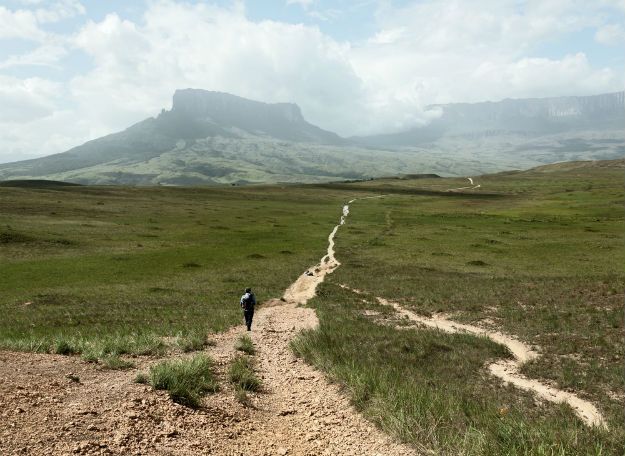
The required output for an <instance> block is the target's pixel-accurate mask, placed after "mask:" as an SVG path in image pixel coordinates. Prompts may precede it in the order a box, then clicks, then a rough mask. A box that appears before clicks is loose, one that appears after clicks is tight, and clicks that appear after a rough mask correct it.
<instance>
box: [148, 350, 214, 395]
mask: <svg viewBox="0 0 625 456" xmlns="http://www.w3.org/2000/svg"><path fill="white" fill-rule="evenodd" d="M212 367H213V362H212V361H211V359H210V358H209V357H208V356H206V355H203V354H199V355H196V356H194V357H193V358H189V359H180V360H173V361H163V362H160V363H158V364H156V365H154V366H152V367H151V368H150V373H149V378H148V380H149V383H150V385H152V386H153V387H154V388H155V389H159V390H167V391H168V392H169V396H170V397H171V398H172V400H173V401H174V402H177V403H179V404H183V405H187V406H189V407H198V406H199V405H200V399H201V397H202V395H203V394H205V393H210V392H215V391H217V390H218V389H219V385H218V383H217V380H216V378H215V375H214V373H213V370H212Z"/></svg>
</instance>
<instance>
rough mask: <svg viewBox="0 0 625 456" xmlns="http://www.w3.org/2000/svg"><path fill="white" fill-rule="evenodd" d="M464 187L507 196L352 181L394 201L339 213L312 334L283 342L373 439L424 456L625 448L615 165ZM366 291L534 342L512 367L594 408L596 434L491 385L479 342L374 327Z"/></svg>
mask: <svg viewBox="0 0 625 456" xmlns="http://www.w3.org/2000/svg"><path fill="white" fill-rule="evenodd" d="M477 181H478V183H480V184H482V190H479V191H477V192H481V191H494V192H506V193H507V194H508V195H509V196H504V197H498V198H491V197H480V196H479V195H475V196H473V195H470V194H466V195H456V196H453V197H446V198H441V197H438V196H434V195H428V194H419V192H421V190H422V189H426V190H442V189H443V188H445V187H447V188H449V187H454V186H458V187H459V186H462V185H463V184H465V183H466V181H464V182H463V181H462V180H457V181H453V180H448V179H433V180H402V181H386V182H384V181H372V182H366V183H362V184H350V186H361V187H363V189H364V188H367V189H368V190H373V189H376V188H378V189H380V191H382V190H384V191H385V192H386V193H391V195H392V196H389V197H386V198H383V199H373V200H366V201H356V202H355V203H353V204H352V205H351V206H350V216H349V218H348V221H347V224H346V225H345V226H344V227H342V228H341V229H340V230H339V233H338V236H337V246H336V251H337V257H338V259H339V261H341V263H342V265H341V268H339V269H338V270H337V271H336V272H335V273H334V274H332V275H331V276H328V279H327V282H329V283H326V284H324V285H323V286H322V288H321V289H320V290H319V296H318V298H317V299H316V300H314V301H313V302H312V303H311V304H312V305H314V306H315V307H316V308H317V311H318V314H319V317H320V328H319V330H318V331H310V332H307V333H306V334H305V335H304V336H302V337H301V338H300V339H298V340H297V342H296V343H295V344H294V348H295V349H296V351H297V352H298V353H299V354H300V355H302V356H304V357H305V358H306V359H307V360H308V361H310V362H311V363H314V364H315V365H317V366H318V367H320V368H322V369H324V370H326V371H327V372H329V373H330V374H331V375H332V376H333V377H334V378H336V379H337V380H338V381H339V382H340V383H342V384H343V385H344V386H345V387H346V388H347V389H348V391H350V394H351V397H352V399H353V401H354V403H355V404H356V405H357V407H359V408H360V409H361V410H362V411H363V413H365V414H366V415H367V416H369V417H370V418H371V419H372V420H374V421H375V422H377V423H378V424H380V426H382V427H383V428H384V429H386V430H387V431H389V432H392V433H394V434H396V435H398V436H399V437H401V438H402V439H404V440H405V441H407V442H410V443H411V444H413V445H415V446H421V445H424V446H425V447H426V448H427V449H430V450H433V451H434V452H436V453H438V454H476V455H477V454H602V455H606V454H614V455H620V454H623V453H625V447H624V443H623V442H625V427H624V423H623V415H622V409H623V391H624V390H625V384H624V383H625V380H624V378H623V367H622V366H623V359H624V358H625V353H624V347H623V341H622V335H623V314H622V309H623V298H624V296H623V289H624V288H625V274H624V271H623V267H622V265H623V264H625V249H624V248H623V234H622V229H623V220H624V216H623V201H624V196H623V188H622V170H621V169H618V168H617V169H612V168H606V169H596V168H592V167H587V168H582V169H559V170H557V171H554V172H551V173H548V174H547V173H546V172H543V171H530V172H525V173H505V174H502V175H494V176H486V177H484V178H478V179H477ZM329 187H330V188H332V187H333V186H329ZM336 187H340V186H334V188H336ZM393 187H395V188H393ZM412 189H414V191H413V190H412ZM380 278H383V280H381V279H380ZM343 283H344V284H347V285H349V286H352V287H354V288H358V289H360V290H364V291H365V292H367V293H368V294H367V295H366V298H367V304H364V303H362V302H361V299H362V298H363V296H353V295H352V294H350V293H349V292H347V291H345V290H343V289H341V288H339V287H337V286H336V284H343ZM333 284H334V285H333ZM375 296H382V297H385V298H389V299H393V300H395V301H398V302H400V303H401V304H402V305H404V306H406V307H407V308H409V309H411V310H413V311H416V312H418V313H421V314H423V315H430V314H432V313H433V312H445V313H448V314H451V316H452V318H453V319H456V320H458V321H465V322H471V323H480V322H481V321H482V320H484V319H486V318H488V319H489V320H490V322H492V324H494V325H495V327H497V328H499V329H501V330H503V331H505V332H508V333H510V334H514V335H516V336H517V337H520V338H521V339H522V340H524V341H526V342H528V343H529V344H530V345H537V346H539V347H540V351H541V353H542V354H543V356H542V357H541V358H539V359H538V360H536V361H533V362H532V363H528V364H527V365H525V366H524V368H523V372H524V373H525V374H526V375H528V376H530V377H534V378H542V379H545V380H547V381H550V382H553V383H554V384H555V385H557V386H558V387H559V388H562V389H566V390H571V391H574V392H576V393H577V394H578V395H579V396H581V397H583V398H585V399H589V400H591V401H593V402H594V403H595V404H597V405H598V407H599V409H600V410H601V411H602V413H603V414H604V416H605V418H606V419H607V422H608V426H609V428H610V430H609V431H607V432H606V431H601V430H598V429H588V428H586V427H585V426H584V425H583V424H582V423H581V422H580V421H579V419H578V418H577V417H576V415H574V414H573V413H572V411H571V410H570V409H568V408H567V407H565V406H556V405H553V404H551V403H546V404H544V405H540V406H537V405H536V404H535V402H534V398H533V396H532V395H530V394H528V393H524V392H522V391H520V390H517V389H515V388H504V387H502V386H501V385H500V383H499V381H498V380H496V379H493V378H491V377H489V376H488V375H487V372H486V371H485V369H484V364H485V363H487V362H488V361H489V360H491V359H493V358H498V357H500V356H502V354H501V353H499V354H497V352H496V348H495V347H492V346H491V345H490V344H481V342H480V343H478V341H479V339H475V338H471V337H468V336H463V337H468V338H467V339H462V338H461V339H459V337H460V336H457V335H446V334H440V333H436V332H432V331H428V330H418V331H415V330H411V329H403V330H401V331H397V330H395V329H393V328H391V327H388V326H387V325H384V326H382V325H379V324H376V322H375V321H374V320H373V319H369V318H366V316H365V315H364V312H363V310H364V308H368V309H371V310H378V311H381V310H380V308H379V306H378V305H377V304H376V302H375V299H374V297H375ZM480 344H481V345H480ZM441 347H447V348H441ZM501 410H504V411H505V414H504V415H503V416H500V411H501Z"/></svg>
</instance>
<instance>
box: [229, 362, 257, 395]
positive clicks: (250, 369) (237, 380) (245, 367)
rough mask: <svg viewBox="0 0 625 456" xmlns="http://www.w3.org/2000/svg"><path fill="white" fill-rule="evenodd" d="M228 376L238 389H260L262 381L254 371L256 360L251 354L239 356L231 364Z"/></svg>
mask: <svg viewBox="0 0 625 456" xmlns="http://www.w3.org/2000/svg"><path fill="white" fill-rule="evenodd" d="M228 378H229V380H230V382H231V383H232V384H233V385H234V386H235V388H236V389H241V390H243V391H254V392H256V391H260V388H261V381H260V379H259V378H258V376H257V375H256V374H255V373H254V362H253V361H252V358H250V357H249V356H245V355H242V356H237V357H235V358H234V360H233V361H232V364H230V368H229V369H228Z"/></svg>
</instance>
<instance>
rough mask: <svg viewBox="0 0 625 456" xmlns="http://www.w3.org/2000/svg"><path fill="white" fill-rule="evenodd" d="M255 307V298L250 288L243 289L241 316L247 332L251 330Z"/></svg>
mask: <svg viewBox="0 0 625 456" xmlns="http://www.w3.org/2000/svg"><path fill="white" fill-rule="evenodd" d="M255 305H256V296H254V293H252V289H251V288H249V287H248V288H246V289H245V294H244V295H243V296H241V309H243V316H244V317H245V326H247V330H248V331H251V330H252V318H254V306H255Z"/></svg>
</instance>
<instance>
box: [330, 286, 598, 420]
mask: <svg viewBox="0 0 625 456" xmlns="http://www.w3.org/2000/svg"><path fill="white" fill-rule="evenodd" d="M341 286H342V287H343V288H346V289H349V290H351V291H353V292H354V293H357V294H361V293H362V291H360V290H358V289H354V288H350V287H347V286H346V285H341ZM377 300H378V302H379V303H380V304H382V305H385V306H390V307H393V309H395V311H396V312H397V313H398V314H399V315H400V316H402V317H405V318H408V319H409V320H411V321H414V322H417V323H420V324H422V325H424V326H427V327H430V328H435V329H439V330H441V331H445V332H448V333H469V334H474V335H476V336H482V337H487V338H489V339H491V340H492V341H494V342H497V343H499V344H501V345H504V346H506V347H507V348H508V350H510V353H511V354H512V356H513V357H514V359H513V360H500V361H495V362H493V363H491V364H489V365H488V370H489V371H490V373H491V374H492V375H494V376H496V377H499V378H500V379H501V380H503V381H504V382H508V383H511V384H513V385H514V386H516V387H517V388H520V389H523V390H526V391H531V392H532V393H534V394H536V395H537V396H539V397H541V398H543V399H545V400H547V401H550V402H555V403H561V402H566V403H567V404H569V405H570V406H571V407H572V408H573V410H574V411H575V413H576V414H577V416H579V418H580V419H581V420H582V421H583V422H584V423H585V424H586V425H587V426H602V427H607V425H606V423H605V420H604V419H603V416H602V415H601V412H599V410H598V409H597V407H595V406H594V405H593V404H592V403H591V402H588V401H585V400H583V399H581V398H579V397H578V396H576V395H575V394H573V393H570V392H567V391H562V390H559V389H557V388H554V387H552V386H549V385H547V384H545V383H543V382H541V381H539V380H535V379H530V378H527V377H526V376H524V375H522V374H521V373H520V368H521V365H522V364H523V363H525V362H527V361H530V360H532V359H535V358H537V357H539V356H540V354H539V353H538V352H537V351H535V350H532V349H531V348H530V347H529V346H528V345H527V344H525V343H524V342H522V341H520V340H518V339H516V338H514V337H512V336H510V335H508V334H504V333H502V332H499V331H490V330H487V329H485V328H481V327H479V326H473V325H467V324H463V323H457V322H455V321H452V320H450V319H448V318H446V317H445V316H444V315H441V314H438V315H434V316H432V317H425V316H422V315H418V314H416V313H414V312H411V311H410V310H408V309H405V308H404V307H402V306H401V305H400V304H398V303H397V302H393V301H390V300H388V299H384V298H381V297H378V298H377Z"/></svg>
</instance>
